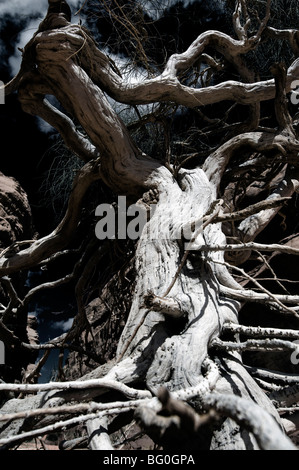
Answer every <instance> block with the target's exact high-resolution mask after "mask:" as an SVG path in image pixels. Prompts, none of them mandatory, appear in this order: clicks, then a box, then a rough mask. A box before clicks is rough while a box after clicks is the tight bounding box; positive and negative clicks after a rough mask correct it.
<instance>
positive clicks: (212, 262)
mask: <svg viewBox="0 0 299 470" xmlns="http://www.w3.org/2000/svg"><path fill="white" fill-rule="evenodd" d="M65 5H66V2H61V1H60V0H58V1H54V0H51V1H50V0H49V12H48V15H47V17H46V18H45V20H44V21H43V22H42V23H41V26H40V28H39V30H38V31H37V33H36V34H35V35H34V37H33V38H32V40H31V41H30V42H29V43H28V44H27V45H26V46H25V48H24V51H23V62H22V66H21V69H20V72H19V74H18V75H17V76H16V77H15V79H13V80H12V81H11V82H10V83H9V84H7V85H6V91H7V93H11V92H13V91H16V90H17V91H18V94H19V99H20V102H21V104H22V107H23V109H24V110H25V111H26V112H28V113H30V114H33V115H37V116H40V117H41V118H42V119H44V120H45V121H47V122H48V123H49V124H51V125H52V126H53V127H55V128H56V129H57V131H58V132H59V133H60V134H61V136H62V138H63V139H64V142H65V144H66V145H67V146H68V147H69V148H70V149H71V150H72V151H73V152H74V153H75V154H76V155H77V156H78V157H79V158H81V159H82V161H83V162H84V166H83V167H82V169H81V170H80V171H79V172H78V173H77V175H76V177H75V179H74V184H73V189H72V193H71V196H70V199H69V203H68V208H67V211H66V214H65V217H64V218H63V220H62V221H61V223H60V224H59V226H58V227H57V228H56V229H55V230H54V231H53V232H52V233H50V234H49V235H48V236H45V237H43V238H40V239H38V240H36V241H34V242H33V243H31V244H30V246H29V247H27V248H25V249H22V250H20V251H19V252H18V253H17V254H16V255H10V256H9V257H8V256H6V254H5V253H4V254H2V255H1V257H0V275H1V276H10V275H11V274H12V273H16V272H18V271H20V270H27V269H29V268H31V267H33V266H37V265H40V264H42V263H46V262H47V260H49V259H51V257H53V256H56V255H57V254H59V253H62V252H63V250H66V249H67V248H68V245H69V243H70V240H71V238H72V236H73V234H74V233H75V232H76V230H77V228H78V225H79V222H80V217H81V208H82V204H83V201H84V196H85V194H86V192H87V190H88V189H89V187H90V186H91V184H92V183H93V182H95V181H98V180H101V181H103V182H104V183H105V185H106V186H107V187H108V188H110V190H112V191H113V192H114V194H116V195H123V196H126V197H127V198H128V201H130V202H138V204H140V205H143V206H144V207H145V208H146V209H148V207H149V206H148V201H150V202H152V203H153V201H151V198H152V197H153V195H154V198H155V201H154V204H155V210H154V211H152V212H151V217H150V218H149V220H148V221H147V223H146V225H145V227H144V229H143V231H142V234H141V236H140V239H139V240H138V243H137V246H136V253H135V270H136V286H135V291H134V293H133V296H132V302H131V308H130V312H129V315H128V318H127V320H126V324H125V326H124V328H123V331H122V334H121V337H120V340H119V344H118V348H117V352H116V356H115V359H114V360H113V361H111V362H110V363H109V364H103V365H101V366H99V367H98V368H97V369H95V371H93V372H92V373H91V374H89V375H86V376H84V377H82V378H81V379H80V380H78V381H72V382H55V383H51V384H32V385H29V384H2V385H0V390H2V391H11V392H15V393H17V392H18V393H19V392H20V393H22V394H25V393H30V394H32V393H35V392H36V391H37V390H39V391H44V392H45V393H47V395H34V396H33V397H32V396H31V397H28V398H19V399H17V400H11V401H8V402H7V403H6V404H5V405H4V407H3V408H2V411H1V413H2V416H0V419H1V420H2V421H3V422H7V421H9V422H11V421H13V420H17V423H18V425H15V426H14V427H13V426H12V424H10V425H9V426H5V427H3V429H2V433H1V439H0V443H1V445H2V446H8V447H12V446H13V445H14V444H15V443H17V442H20V441H22V440H25V439H28V438H30V437H33V436H34V435H41V434H43V433H47V432H49V431H50V430H52V431H53V430H55V429H60V428H62V427H63V428H66V427H67V426H73V425H75V424H79V423H81V424H82V423H87V430H89V432H90V433H91V434H92V433H93V431H94V428H95V426H96V427H97V428H100V427H101V426H102V427H101V429H102V431H101V433H99V435H98V436H97V437H95V438H93V440H92V441H93V442H92V448H112V444H111V442H110V440H109V433H110V432H112V431H111V430H112V429H113V425H114V417H115V416H117V415H119V414H122V413H123V414H124V421H126V419H127V420H132V418H133V417H132V411H134V410H136V412H135V419H138V421H139V422H140V423H141V425H142V426H143V427H144V428H145V430H147V432H148V433H149V435H150V436H152V437H153V439H155V440H156V442H157V443H159V444H160V445H162V446H164V448H167V449H169V448H171V443H174V442H176V439H181V438H182V439H183V438H184V436H185V437H186V436H188V442H185V445H186V448H189V449H190V448H191V449H192V445H193V446H194V447H193V448H194V449H198V448H207V447H208V448H210V449H251V448H263V449H295V446H294V445H293V444H292V442H291V440H290V439H289V438H288V437H286V435H285V430H284V427H283V424H284V425H285V426H286V428H288V429H289V428H290V427H291V428H292V429H293V427H292V426H291V425H290V421H288V420H285V421H282V420H281V417H280V413H279V407H280V406H282V405H281V404H283V406H285V407H290V406H291V405H294V404H296V402H297V401H298V385H296V381H297V380H298V376H296V375H294V374H291V373H289V374H288V372H286V373H282V372H277V371H275V370H274V371H273V370H262V369H254V370H253V368H250V367H247V366H246V365H245V364H244V362H243V358H242V353H243V351H247V350H248V351H289V354H290V355H291V354H292V353H295V354H296V352H297V348H298V346H297V343H296V342H294V341H295V340H297V339H299V332H298V331H297V330H296V329H290V328H281V327H278V328H260V327H256V326H255V327H249V326H244V325H241V324H240V321H239V311H240V309H241V306H242V305H243V304H244V303H246V304H247V303H253V304H255V303H261V304H264V305H267V306H269V307H270V308H271V309H272V311H276V312H279V314H280V315H282V316H283V315H284V316H285V322H286V325H287V320H288V319H289V318H292V319H295V321H297V320H298V302H299V296H298V295H294V294H289V293H285V292H284V293H282V294H277V293H272V292H271V291H269V290H268V289H266V288H265V287H264V286H263V284H262V283H260V282H259V281H258V280H257V279H256V278H255V277H254V275H252V274H247V273H246V271H245V270H244V269H243V268H242V267H240V266H241V265H242V264H243V263H245V261H246V260H247V259H248V257H249V256H250V254H252V253H259V254H260V256H261V257H263V256H264V257H265V256H266V255H265V254H267V253H277V252H278V253H285V254H289V255H298V254H299V250H298V249H297V248H294V247H292V246H290V245H288V244H275V245H273V244H266V243H257V242H256V238H257V236H258V235H259V234H260V233H261V232H262V231H263V230H264V229H265V228H266V227H267V226H268V224H269V223H270V222H271V221H272V219H273V218H274V217H275V216H276V215H277V214H278V212H279V211H280V210H281V208H282V207H283V206H284V204H285V202H286V201H288V200H290V199H291V198H292V197H293V195H294V194H295V193H296V191H297V190H298V185H299V180H298V178H299V173H298V151H299V141H298V140H297V135H296V126H295V123H294V121H293V119H292V117H291V115H290V113H289V110H288V103H287V99H288V98H287V94H288V93H289V92H291V91H292V86H293V82H294V81H295V80H296V78H297V77H298V73H299V62H298V59H297V54H298V43H297V42H296V40H295V39H296V38H298V31H296V30H294V31H288V32H286V31H279V30H275V31H274V29H268V28H267V24H268V21H269V18H270V14H271V10H270V8H271V1H270V0H268V1H267V2H266V5H265V14H264V18H263V19H261V20H260V22H259V27H258V28H257V30H256V31H255V32H252V30H251V29H250V15H249V12H248V11H247V7H246V1H245V0H241V1H240V0H239V1H237V2H236V7H235V12H234V15H233V26H234V32H235V34H234V37H233V36H229V35H227V34H225V33H223V32H221V31H214V30H211V31H206V32H204V33H202V34H201V35H200V36H199V37H198V38H197V39H196V40H195V41H194V42H193V43H192V44H191V45H190V47H189V48H188V49H187V50H186V51H185V52H183V53H180V54H174V55H172V56H171V57H170V58H169V59H168V61H167V63H166V65H165V67H164V70H163V72H162V73H161V74H160V75H157V76H155V77H151V78H148V79H145V80H142V81H140V82H138V83H136V82H134V83H132V82H129V81H127V80H126V78H125V77H123V76H121V74H119V73H118V71H117V70H116V68H115V66H114V65H113V63H112V62H111V60H110V59H109V58H108V57H107V56H106V55H105V54H104V53H103V52H101V51H100V50H99V49H98V47H97V44H96V43H95V41H94V40H93V38H92V37H91V34H90V33H89V31H88V30H86V29H85V28H84V27H82V26H81V25H74V24H70V23H69V17H68V9H66V7H65ZM53 6H55V8H53ZM60 6H63V8H62V7H61V8H60ZM269 38H271V40H273V39H272V38H274V39H278V40H279V38H283V39H287V40H289V41H290V45H291V46H293V52H294V60H293V63H292V64H291V65H290V66H289V67H288V68H287V67H285V66H283V65H276V66H274V67H273V69H272V71H271V73H272V78H270V79H268V80H264V81H260V80H256V78H255V76H254V73H253V72H252V70H250V68H249V67H248V65H247V63H246V60H245V57H246V55H247V54H249V53H252V52H253V51H255V50H256V49H257V48H258V46H259V44H260V43H261V41H265V40H268V39H269ZM207 49H209V51H211V50H214V51H215V52H217V56H218V57H219V55H221V57H222V59H223V63H220V62H218V59H216V58H213V57H212V56H210V55H207V54H206V50H207ZM201 63H205V64H206V65H207V67H208V68H209V70H210V71H211V73H213V71H214V69H215V70H219V69H221V68H222V67H223V66H224V65H225V64H229V65H230V67H233V68H234V70H235V72H236V74H237V75H238V76H239V77H240V79H239V81H236V80H225V81H222V82H220V83H216V84H213V83H212V84H210V85H208V84H206V86H202V87H199V86H198V85H197V86H196V85H194V86H193V85H192V84H191V85H188V83H187V82H184V83H183V81H182V77H184V76H185V77H186V74H187V73H188V72H190V71H194V70H198V64H201ZM46 95H54V96H55V97H56V98H57V99H58V100H59V102H60V104H61V106H62V108H63V109H64V110H65V112H62V111H61V110H58V109H57V108H55V107H54V106H53V105H51V104H50V103H49V101H48V100H47V99H46ZM107 96H109V97H111V98H113V99H114V100H115V101H117V102H120V103H124V104H127V105H131V106H136V107H138V106H139V105H144V104H150V103H158V102H161V103H162V102H163V103H175V104H176V105H179V106H182V107H186V108H188V109H198V110H199V112H203V111H204V109H205V107H206V106H208V105H212V104H216V103H220V102H233V103H236V104H238V105H243V106H244V107H245V106H246V107H247V109H248V110H249V113H248V116H249V118H248V119H247V121H246V122H242V123H239V125H238V126H235V127H234V132H233V134H230V133H229V132H228V133H227V135H228V137H226V139H224V140H223V141H222V142H220V145H218V146H217V147H215V148H214V149H213V150H210V152H209V155H207V156H206V158H205V159H204V161H203V162H201V164H198V165H194V167H193V168H192V169H188V168H187V167H184V165H183V164H182V165H179V166H176V167H173V166H172V165H171V158H170V160H169V161H168V162H167V164H163V163H161V161H160V160H158V159H154V158H152V156H151V157H150V156H149V155H147V154H146V153H145V152H144V151H142V150H141V149H140V148H139V147H138V146H137V145H136V143H135V142H134V140H133V139H132V137H131V135H130V132H129V130H128V127H126V126H125V124H124V123H123V122H122V120H121V119H120V117H119V116H118V115H117V114H116V112H115V111H114V110H113V108H112V107H111V104H110V101H109V99H107ZM265 101H268V102H272V103H273V105H274V108H275V113H276V121H277V124H276V126H274V127H272V128H269V127H263V126H262V124H261V122H260V104H261V103H262V102H265ZM274 108H273V109H274ZM214 124H215V123H214ZM219 124H220V123H219ZM79 126H80V130H78V127H79ZM241 156H242V157H244V156H245V157H246V158H243V160H242V159H241V158H240V157H241ZM238 158H240V160H242V163H240V164H239V163H238ZM274 165H278V166H279V170H280V171H279V172H276V173H275V172H273V173H272V174H270V178H268V180H269V181H268V186H267V187H268V188H270V189H269V191H268V194H267V195H266V196H264V193H263V192H260V197H259V198H258V200H257V201H255V203H254V204H251V205H249V206H247V207H239V206H238V198H234V199H232V198H231V194H232V192H234V190H235V188H236V183H234V184H232V185H228V184H226V185H225V186H223V181H224V179H225V177H226V175H228V173H229V172H235V173H234V174H235V176H236V175H238V176H239V178H243V176H244V175H245V174H246V172H248V171H250V169H251V168H253V167H255V166H256V167H257V168H262V170H261V172H264V173H265V174H266V173H267V171H268V170H269V169H271V168H273V167H274ZM235 181H236V179H235ZM274 183H275V184H274ZM263 253H264V255H263ZM238 275H239V276H241V277H242V278H243V283H242V282H237V280H236V277H237V276H238ZM244 278H245V279H244ZM244 280H245V282H244ZM246 282H247V284H248V283H249V285H250V286H252V287H248V286H247V287H246V286H245V284H246ZM1 328H2V329H5V324H3V322H2V324H1ZM86 328H87V322H86V312H85V309H84V305H82V299H80V297H78V314H77V317H76V318H75V321H74V325H73V327H72V329H71V331H70V333H69V334H68V335H66V336H64V337H62V338H58V339H57V340H53V341H52V342H49V343H48V344H45V345H41V348H42V347H43V348H44V349H50V348H53V347H61V348H63V347H65V348H66V347H69V346H70V345H71V344H72V341H73V339H74V338H75V337H76V335H78V334H79V333H82V331H83V330H84V329H86ZM244 338H245V340H244ZM11 341H12V342H13V341H14V338H11ZM22 347H26V345H25V344H22ZM255 377H256V378H255ZM272 382H273V383H272ZM275 383H277V385H276V384H275ZM111 389H113V390H115V391H117V393H119V394H121V397H125V399H124V398H121V399H119V400H116V401H111V403H108V404H107V399H106V400H105V403H101V402H100V396H101V394H103V393H106V392H107V390H111ZM165 389H166V390H167V391H165ZM161 390H162V391H161ZM49 392H50V395H49ZM169 394H170V395H169ZM157 395H158V398H160V400H159V399H158V398H157V397H156V396H157ZM23 396H24V395H23ZM117 396H118V395H117ZM41 397H46V399H42V398H41ZM106 397H107V395H106ZM70 400H72V403H74V402H77V403H76V405H74V404H72V405H68V402H69V401H70ZM50 405H51V407H50ZM24 410H25V411H24ZM29 410H31V411H29ZM165 410H166V411H167V413H166V415H165ZM162 411H163V413H162ZM293 412H294V413H296V412H297V411H296V408H294V409H293ZM45 416H46V418H45ZM62 416H63V418H62ZM293 417H294V415H292V422H294V421H295V419H293ZM122 424H123V423H122ZM114 428H115V425H114ZM104 429H106V430H104ZM22 430H23V431H24V432H23V433H21V431H22ZM109 430H110V431H109ZM25 431H26V432H25ZM185 441H186V439H185ZM195 443H196V444H195ZM191 444H192V445H191ZM188 446H189V447H188ZM190 446H191V447H190Z"/></svg>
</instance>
